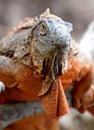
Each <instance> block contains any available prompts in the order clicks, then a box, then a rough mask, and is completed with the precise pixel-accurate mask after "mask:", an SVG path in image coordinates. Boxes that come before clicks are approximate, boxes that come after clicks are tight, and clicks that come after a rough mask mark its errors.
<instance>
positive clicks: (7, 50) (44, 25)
mask: <svg viewBox="0 0 94 130" xmlns="http://www.w3.org/2000/svg"><path fill="white" fill-rule="evenodd" d="M26 20H27V21H26V22H24V23H20V24H19V26H18V27H17V28H15V29H14V31H13V32H10V35H9V36H6V37H5V38H3V39H1V40H0V81H2V82H3V83H4V84H5V91H4V92H2V93H1V94H0V104H2V103H6V102H10V101H14V100H16V101H31V100H37V99H40V100H41V102H42V104H43V106H44V110H45V112H46V113H47V114H48V115H50V116H51V117H54V118H55V117H59V116H61V115H63V114H65V113H68V112H69V107H68V105H67V101H66V98H65V95H64V92H63V89H64V90H67V88H68V87H69V86H70V85H71V84H73V83H74V84H75V85H74V86H75V88H76V89H75V90H77V92H82V93H84V91H87V90H88V88H89V87H90V85H91V80H92V64H91V63H90V62H89V61H88V60H87V58H86V57H84V55H83V54H80V53H79V54H78V55H77V53H78V51H79V50H78V47H77V45H76V44H75V43H74V41H73V40H72V39H71V35H70V32H71V31H72V25H71V24H70V23H68V22H65V21H63V20H62V19H61V18H59V17H57V16H55V15H52V14H50V12H49V11H48V10H47V11H46V12H45V13H44V14H42V15H40V16H39V18H29V19H26ZM76 55H77V56H76ZM84 77H87V78H88V79H89V82H88V84H87V85H86V84H85V85H84V84H83V82H84V83H85V82H86V79H85V78H84ZM62 85H63V86H62ZM79 86H81V87H82V88H81V87H79ZM82 93H77V96H78V99H77V98H76V99H77V100H80V98H82V97H81V96H82ZM74 95H75V94H74ZM75 101H76V100H75ZM38 118H39V120H40V118H41V120H42V121H41V122H43V120H45V121H46V122H45V123H47V122H49V123H50V122H54V121H53V119H49V118H48V117H46V115H45V113H44V114H39V116H35V117H30V118H29V121H30V120H32V119H33V120H35V122H36V123H35V125H34V124H32V123H29V125H31V127H30V129H31V128H32V130H33V129H36V127H38V125H39V124H40V121H38ZM27 120H28V119H27ZM27 120H25V121H26V122H27ZM23 122H24V120H23V121H21V122H20V121H19V122H18V123H16V124H14V125H13V126H10V127H9V129H12V128H13V129H15V130H17V129H19V128H22V129H27V128H28V124H27V123H26V122H25V124H24V126H23V125H22V123H23ZM45 123H44V124H43V126H44V127H48V126H46V125H45ZM33 125H34V128H33ZM26 126H27V127H26ZM50 126H51V125H50ZM39 127H40V126H39ZM44 127H42V128H41V127H40V128H38V129H40V130H44V129H45V128H44ZM54 129H55V128H54ZM6 130H8V128H6Z"/></svg>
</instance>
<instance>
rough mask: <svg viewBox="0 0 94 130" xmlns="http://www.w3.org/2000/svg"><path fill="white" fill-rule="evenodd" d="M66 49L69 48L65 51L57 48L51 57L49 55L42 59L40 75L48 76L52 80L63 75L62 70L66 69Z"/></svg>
mask: <svg viewBox="0 0 94 130" xmlns="http://www.w3.org/2000/svg"><path fill="white" fill-rule="evenodd" d="M68 48H69V46H66V47H65V49H62V48H57V49H56V51H55V52H54V55H53V57H51V55H50V56H49V57H46V58H44V61H43V70H42V74H44V75H47V74H48V75H49V76H51V77H52V78H53V79H55V78H56V76H58V75H61V74H64V69H65V68H67V67H66V66H67V56H68ZM64 50H65V51H64Z"/></svg>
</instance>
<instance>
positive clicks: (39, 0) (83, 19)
mask: <svg viewBox="0 0 94 130" xmlns="http://www.w3.org/2000/svg"><path fill="white" fill-rule="evenodd" d="M46 8H50V11H51V13H53V14H55V15H57V16H59V17H61V18H62V19H63V20H65V21H69V22H71V23H72V24H73V32H72V37H73V38H74V39H75V40H76V41H78V42H79V40H80V39H81V37H82V36H83V33H84V31H85V30H86V29H87V27H88V24H89V23H90V22H91V21H92V20H93V19H94V0H78V1H77V0H0V38H2V37H3V36H4V35H6V32H7V31H9V30H10V29H11V28H12V27H14V26H16V25H17V24H18V23H19V22H20V21H21V20H24V18H26V17H34V16H38V15H40V14H41V13H43V12H44V11H45V10H46ZM59 123H60V126H61V129H62V130H82V129H83V130H94V117H93V116H91V115H90V114H89V113H85V114H83V115H80V114H79V113H78V112H76V111H75V110H71V114H69V115H67V116H64V117H62V118H61V119H60V122H59Z"/></svg>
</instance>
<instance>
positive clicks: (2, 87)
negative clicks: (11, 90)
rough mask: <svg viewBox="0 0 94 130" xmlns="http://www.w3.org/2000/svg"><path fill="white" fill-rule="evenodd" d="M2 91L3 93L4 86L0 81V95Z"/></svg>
mask: <svg viewBox="0 0 94 130" xmlns="http://www.w3.org/2000/svg"><path fill="white" fill-rule="evenodd" d="M3 91H5V84H4V83H3V82H2V81H0V93H2V92H3Z"/></svg>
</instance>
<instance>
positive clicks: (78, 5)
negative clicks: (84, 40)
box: [0, 0, 94, 40]
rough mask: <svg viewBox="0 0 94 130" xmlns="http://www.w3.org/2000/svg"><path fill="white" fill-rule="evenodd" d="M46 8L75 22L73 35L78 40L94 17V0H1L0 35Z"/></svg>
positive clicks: (64, 18)
mask: <svg viewBox="0 0 94 130" xmlns="http://www.w3.org/2000/svg"><path fill="white" fill-rule="evenodd" d="M46 8H50V10H51V12H52V13H53V14H56V15H57V16H59V17H61V18H62V19H63V20H65V21H69V22H71V23H72V24H73V29H74V30H73V32H72V36H73V37H74V38H75V39H76V40H79V39H80V38H81V36H82V34H83V32H84V31H85V29H86V28H87V26H88V24H89V23H90V22H91V21H92V20H93V19H94V1H93V0H78V1H76V0H0V37H2V36H4V34H5V32H6V31H7V30H9V28H11V27H13V26H16V25H17V24H18V23H19V21H21V20H23V19H24V18H26V17H34V16H38V15H39V14H41V13H43V12H44V11H45V9H46Z"/></svg>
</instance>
